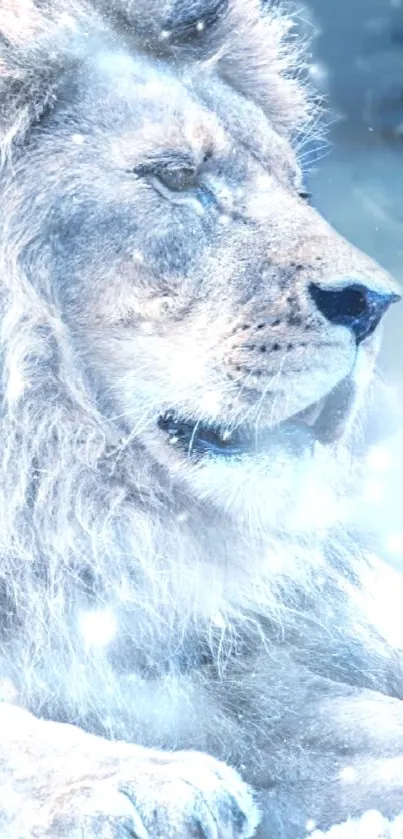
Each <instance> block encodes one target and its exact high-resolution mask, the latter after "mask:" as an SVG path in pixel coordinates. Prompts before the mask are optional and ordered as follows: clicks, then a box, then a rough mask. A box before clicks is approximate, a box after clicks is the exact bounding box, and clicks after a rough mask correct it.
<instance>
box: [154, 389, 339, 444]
mask: <svg viewBox="0 0 403 839" xmlns="http://www.w3.org/2000/svg"><path fill="white" fill-rule="evenodd" d="M354 394H355V388H354V385H353V382H352V380H351V378H350V377H348V378H346V379H343V381H342V382H340V383H339V384H338V385H337V386H336V387H335V388H334V389H333V390H332V391H331V392H330V393H329V394H328V395H327V396H325V397H323V398H322V399H320V400H318V401H317V402H314V403H312V404H311V405H310V406H309V407H308V408H305V409H304V410H303V411H300V412H299V413H297V414H294V415H293V416H292V417H288V418H287V419H286V420H284V421H283V422H280V423H279V424H278V425H276V426H274V427H271V428H267V427H266V428H265V427H264V426H261V425H259V426H256V425H253V424H250V425H248V424H243V425H242V424H241V425H236V426H235V427H233V428H231V426H230V425H228V424H227V425H219V424H208V423H204V422H201V421H196V420H193V421H189V420H185V419H183V418H181V417H180V416H178V415H177V414H176V413H174V412H167V413H165V414H163V415H162V416H161V417H160V418H159V420H158V426H159V428H160V429H161V430H162V431H164V432H165V434H166V435H167V436H168V438H169V443H170V444H171V445H172V446H176V447H178V448H180V449H181V450H182V451H185V452H186V454H187V456H188V457H190V456H192V455H193V456H196V455H199V456H200V455H209V454H210V455H216V456H217V455H219V456H222V457H227V458H231V457H237V456H241V455H244V454H253V453H259V452H263V451H269V450H270V449H271V448H273V447H282V448H285V449H288V450H290V451H291V452H292V453H293V454H301V453H303V452H313V449H314V446H315V443H316V442H319V443H322V444H323V445H326V444H329V443H333V442H335V441H336V440H337V439H339V438H340V437H341V436H342V434H343V431H344V429H345V426H346V422H347V419H348V417H349V415H350V413H351V408H352V404H353V401H354Z"/></svg>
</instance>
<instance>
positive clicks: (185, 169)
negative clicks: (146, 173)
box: [154, 166, 198, 192]
mask: <svg viewBox="0 0 403 839" xmlns="http://www.w3.org/2000/svg"><path fill="white" fill-rule="evenodd" d="M154 177H155V178H156V179H157V180H158V181H159V182H160V183H161V184H162V185H163V186H164V187H165V188H166V189H169V190H170V191H171V192H186V191H188V190H190V189H195V188H196V187H197V185H198V184H197V172H196V170H195V169H193V168H192V167H191V166H180V167H177V168H168V167H164V168H161V169H158V170H156V171H154Z"/></svg>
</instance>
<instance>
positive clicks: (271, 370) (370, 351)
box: [0, 0, 403, 839]
mask: <svg viewBox="0 0 403 839" xmlns="http://www.w3.org/2000/svg"><path fill="white" fill-rule="evenodd" d="M0 31H1V42H0V103H1V106H0V132H1V146H0V147H1V175H0V177H1V196H2V205H1V207H2V209H1V215H2V225H1V234H0V240H1V246H0V255H1V256H0V260H1V271H0V276H1V318H0V342H1V359H2V379H1V381H2V391H1V436H2V448H1V457H0V474H1V504H0V551H1V563H0V569H1V571H0V574H1V577H0V579H1V597H2V612H1V653H0V677H1V680H0V691H1V699H2V702H1V704H0V730H1V738H0V825H1V834H0V835H1V837H4V839H22V837H23V838H24V839H34V837H35V839H38V838H39V837H40V838H41V839H56V837H66V838H67V837H68V839H76V837H77V839H78V837H84V836H85V837H86V839H95V837H102V839H107V837H108V839H112V837H113V838H114V839H117V837H127V836H133V837H137V838H138V839H173V838H174V837H182V838H184V839H188V837H195V836H198V837H204V839H230V837H233V839H235V837H237V839H246V837H252V836H253V835H256V836H259V837H266V839H269V837H270V839H302V837H303V836H305V834H306V831H308V830H312V829H314V827H315V826H316V827H317V828H318V830H326V829H327V828H328V827H329V826H330V825H332V824H333V823H335V822H341V821H343V820H345V819H348V818H350V817H353V818H358V817H359V816H360V815H361V814H362V813H363V812H364V811H365V810H366V809H368V808H376V809H378V810H379V811H380V812H381V813H382V814H383V815H384V816H385V817H387V818H392V817H395V816H397V815H398V813H399V812H400V811H402V810H403V707H402V705H401V700H402V697H403V677H402V663H401V656H400V654H399V651H398V650H397V649H395V647H394V646H393V645H392V644H391V643H389V642H388V640H387V638H386V637H384V635H383V634H382V631H381V630H380V628H379V626H378V625H377V622H376V620H375V619H374V617H373V610H372V603H373V597H374V591H375V592H376V579H378V578H379V575H381V577H382V579H384V580H385V579H386V576H385V575H386V570H385V569H386V566H385V567H384V566H382V564H381V566H380V569H379V567H376V568H375V558H372V559H371V556H370V555H369V553H368V551H367V552H365V550H364V548H360V545H359V544H358V542H357V538H356V536H355V533H354V530H353V528H352V526H350V524H349V523H348V522H346V521H344V520H343V519H342V517H340V515H339V510H340V504H339V502H340V499H341V498H343V497H346V494H347V497H350V495H349V493H353V492H354V489H353V487H354V485H355V484H354V482H355V480H356V473H357V471H359V464H358V459H357V457H356V456H355V454H354V453H355V446H356V442H357V439H359V436H360V433H361V432H360V429H361V428H362V416H363V412H365V410H366V405H367V400H368V393H369V390H370V388H371V382H372V380H373V375H374V365H375V359H376V356H377V352H378V349H379V345H380V323H381V320H382V318H383V315H384V314H385V312H386V311H387V310H388V308H389V306H390V305H391V304H392V303H394V302H395V301H397V300H398V299H399V292H398V289H397V287H396V285H395V283H394V281H393V280H392V279H391V278H390V277H389V275H388V274H387V273H386V271H384V270H383V269H382V268H381V267H380V266H378V265H377V264H376V263H375V262H374V261H372V259H370V258H369V257H367V256H366V255H364V254H363V253H361V252H359V251H358V250H357V249H355V248H354V247H353V246H352V245H350V244H349V243H348V242H346V241H345V240H344V239H343V238H342V237H341V236H340V235H338V233H337V232H336V231H334V230H333V229H332V228H331V226H330V225H329V224H328V223H327V222H326V221H325V220H324V219H323V218H322V217H321V216H320V215H319V213H318V212H317V210H316V209H315V208H314V207H313V206H311V203H310V201H309V195H308V194H307V191H306V186H305V184H304V178H303V173H302V168H301V163H300V157H301V156H302V155H301V150H303V148H304V144H305V143H306V142H307V141H310V140H311V138H312V137H313V136H314V135H315V132H316V131H317V130H320V129H317V126H318V124H320V119H321V118H320V107H321V106H320V103H318V102H317V100H316V98H315V95H314V94H312V93H310V91H309V87H308V85H307V82H306V79H305V76H306V73H305V70H304V67H305V66H306V64H305V63H304V62H306V59H305V58H304V50H305V45H304V44H301V42H300V40H299V39H296V38H295V37H294V35H293V29H292V21H291V19H290V15H289V13H288V12H286V11H284V10H282V9H281V7H280V6H279V5H278V4H272V5H270V4H265V5H264V7H263V6H261V5H260V4H259V2H258V0H192V2H189V3H186V2H182V0H164V2H163V3H161V2H159V0H138V1H137V3H132V2H129V0H127V1H126V0H113V2H103V0H1V2H0ZM351 497H352V496H351ZM377 574H378V578H377V576H376V575H377ZM387 579H388V580H389V577H388V578H387ZM374 581H375V583H374ZM388 585H389V586H390V588H391V589H393V588H395V587H397V586H398V585H399V582H398V577H397V575H396V577H394V576H393V575H392V576H391V578H390V580H389V582H388Z"/></svg>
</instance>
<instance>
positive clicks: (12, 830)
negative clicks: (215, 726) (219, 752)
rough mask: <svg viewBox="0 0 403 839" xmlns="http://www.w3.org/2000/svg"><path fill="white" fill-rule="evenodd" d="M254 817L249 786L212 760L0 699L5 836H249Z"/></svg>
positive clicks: (0, 825) (1, 826)
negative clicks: (112, 736)
mask: <svg viewBox="0 0 403 839" xmlns="http://www.w3.org/2000/svg"><path fill="white" fill-rule="evenodd" d="M257 823H258V814H257V809H256V807H255V805H254V803H253V800H252V797H251V794H250V792H249V790H248V788H247V787H246V785H245V784H244V783H243V782H242V781H241V779H240V777H239V776H238V774H237V773H236V772H235V771H233V770H232V769H230V768H229V767H228V766H226V765H225V764H223V763H220V762H218V761H216V760H215V759H214V758H211V757H209V756H207V755H204V754H201V753H197V752H177V753H171V754H169V753H164V752H159V751H155V750H150V749H144V748H142V747H139V746H132V745H128V744H126V743H119V742H114V743H112V742H109V741H107V740H104V739H102V738H100V737H96V736H94V735H91V734H87V733H86V732H84V731H81V730H80V729H78V728H75V727H74V726H70V725H65V724H61V723H53V722H46V721H43V720H38V719H36V718H35V717H34V716H32V714H30V713H29V712H27V711H25V710H23V709H21V708H18V707H16V706H13V705H8V704H5V703H4V704H1V705H0V836H1V837H2V839H5V837H7V839H57V838H58V837H68V839H83V837H85V839H93V837H94V839H95V837H99V839H119V837H122V839H123V837H126V839H127V837H130V836H131V837H137V839H154V838H155V839H157V837H158V839H170V837H172V839H174V837H175V839H177V837H184V838H185V837H192V836H193V837H206V839H207V837H208V839H220V837H222V839H227V837H228V839H232V838H233V839H235V837H239V839H243V838H244V837H245V839H246V837H249V836H252V834H253V833H254V830H255V827H256V825H257Z"/></svg>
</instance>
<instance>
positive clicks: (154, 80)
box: [71, 48, 300, 184]
mask: <svg viewBox="0 0 403 839" xmlns="http://www.w3.org/2000/svg"><path fill="white" fill-rule="evenodd" d="M78 81H79V83H78V85H77V88H76V89H77V91H78V98H79V100H81V105H82V120H83V124H85V123H88V122H89V123H90V125H91V128H92V130H93V131H95V133H96V131H97V129H98V130H99V129H100V130H101V131H102V133H103V134H104V136H106V138H107V143H108V147H109V150H112V149H113V154H114V155H117V156H118V157H121V158H127V163H130V162H131V159H132V158H133V155H134V154H135V153H137V154H140V155H141V153H142V152H143V151H147V150H148V149H147V148H146V147H147V144H148V146H149V147H151V148H152V147H153V146H155V147H157V148H158V147H159V148H163V147H164V146H165V147H169V146H170V147H173V148H175V147H176V148H178V149H181V148H183V147H189V149H190V151H193V152H194V153H195V156H196V158H197V156H198V155H201V154H203V152H204V151H205V150H206V149H209V150H210V151H212V152H213V153H214V154H215V155H216V157H217V158H226V159H227V160H230V161H232V163H233V168H234V169H235V168H236V150H237V147H239V148H240V150H241V157H242V159H243V160H245V158H246V157H247V152H248V151H249V152H250V154H251V155H252V156H253V157H254V158H255V159H257V160H258V161H259V162H260V163H261V164H262V165H263V166H264V167H265V168H270V169H271V170H272V171H273V170H274V171H275V172H276V173H277V174H278V175H279V176H281V177H282V178H284V179H285V180H286V181H287V182H288V183H291V184H293V183H295V182H298V180H299V178H300V169H299V165H298V161H297V156H296V154H295V152H294V150H293V148H292V146H291V144H290V142H289V141H288V139H287V138H285V137H283V136H281V135H280V134H279V133H278V132H277V131H276V130H275V128H274V127H273V126H272V125H271V123H270V119H269V117H268V115H267V114H265V113H264V112H263V110H262V109H261V108H260V107H259V105H257V104H256V103H255V102H254V101H253V100H252V99H249V98H248V97H245V96H244V95H242V94H240V93H239V92H238V91H237V90H236V89H234V87H233V86H232V85H231V84H229V83H228V82H226V80H224V79H222V78H221V77H220V75H219V74H218V73H216V72H215V71H214V68H212V69H211V68H209V67H207V66H205V65H203V64H199V65H197V66H195V65H194V64H193V65H187V66H179V65H178V66H176V67H175V66H173V65H172V64H170V63H169V62H166V61H163V60H158V61H157V60H155V59H152V58H150V57H147V56H143V55H138V54H136V53H135V52H133V53H131V52H129V51H127V50H123V49H118V50H113V49H107V48H103V49H99V50H98V51H95V52H94V55H93V56H92V57H91V60H90V64H89V66H88V65H87V64H85V65H84V66H83V67H82V68H81V69H80V71H79V79H78ZM76 104H77V103H76V102H74V103H73V102H72V103H71V107H72V108H76ZM133 162H134V161H133Z"/></svg>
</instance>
